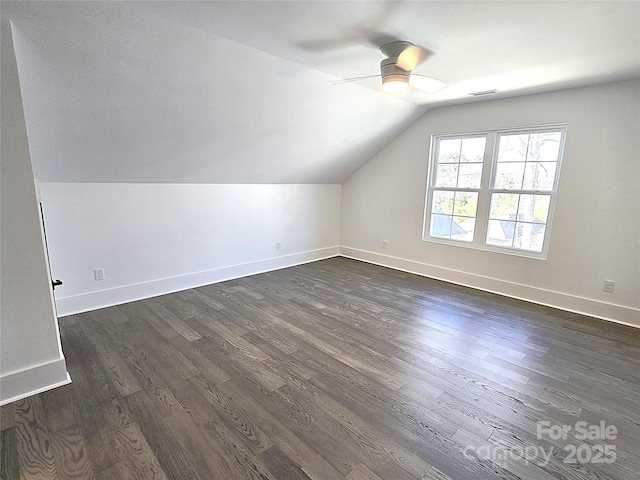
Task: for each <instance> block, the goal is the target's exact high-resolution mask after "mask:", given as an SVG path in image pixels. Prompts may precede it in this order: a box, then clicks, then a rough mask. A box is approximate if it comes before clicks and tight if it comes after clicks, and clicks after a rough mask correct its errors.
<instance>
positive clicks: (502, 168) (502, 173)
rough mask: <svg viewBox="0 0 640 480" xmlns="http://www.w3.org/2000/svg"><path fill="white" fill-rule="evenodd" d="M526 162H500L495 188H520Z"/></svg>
mask: <svg viewBox="0 0 640 480" xmlns="http://www.w3.org/2000/svg"><path fill="white" fill-rule="evenodd" d="M524 166H525V164H524V163H499V164H498V168H497V169H496V178H495V185H494V188H498V189H505V190H520V189H521V188H522V180H523V177H524Z"/></svg>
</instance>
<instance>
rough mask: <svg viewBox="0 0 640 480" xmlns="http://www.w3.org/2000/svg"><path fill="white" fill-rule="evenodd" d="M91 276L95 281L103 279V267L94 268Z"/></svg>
mask: <svg viewBox="0 0 640 480" xmlns="http://www.w3.org/2000/svg"><path fill="white" fill-rule="evenodd" d="M93 278H94V279H95V281H96V282H99V281H101V280H104V268H96V269H95V270H94V271H93Z"/></svg>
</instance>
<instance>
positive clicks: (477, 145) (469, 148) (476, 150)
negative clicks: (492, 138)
mask: <svg viewBox="0 0 640 480" xmlns="http://www.w3.org/2000/svg"><path fill="white" fill-rule="evenodd" d="M486 143H487V139H486V137H471V138H465V139H464V140H463V141H462V155H461V156H460V161H461V162H482V161H483V160H484V147H485V145H486Z"/></svg>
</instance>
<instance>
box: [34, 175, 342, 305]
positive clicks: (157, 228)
mask: <svg viewBox="0 0 640 480" xmlns="http://www.w3.org/2000/svg"><path fill="white" fill-rule="evenodd" d="M40 191H41V196H42V202H43V208H44V216H45V223H46V228H47V239H48V244H49V251H50V254H51V268H52V272H53V275H54V276H55V277H56V278H60V279H62V280H63V282H64V285H63V286H62V287H59V288H57V289H56V298H57V305H58V312H59V314H60V315H61V316H62V315H67V314H70V313H74V312H79V311H86V310H91V309H96V308H100V307H103V306H106V305H113V304H117V303H122V302H126V301H131V300H135V299H139V298H144V297H149V296H153V295H159V294H163V293H167V292H171V291H176V290H180V289H185V288H190V287H193V286H198V285H203V284H207V283H212V282H215V281H221V280H224V279H228V278H233V277H237V276H241V275H247V274H251V273H256V272H260V271H265V270H269V269H274V268H280V267H285V266H289V265H293V264H296V263H300V262H306V261H311V260H316V259H319V258H324V257H327V256H332V255H336V254H337V253H338V243H339V228H340V191H341V187H340V186H339V185H217V184H213V185H204V184H202V185H194V184H86V183H41V184H40ZM276 242H281V243H282V249H281V250H280V251H277V250H276ZM96 268H104V269H105V276H106V279H105V280H103V281H95V280H94V269H96Z"/></svg>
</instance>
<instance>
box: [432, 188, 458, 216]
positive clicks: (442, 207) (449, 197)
mask: <svg viewBox="0 0 640 480" xmlns="http://www.w3.org/2000/svg"><path fill="white" fill-rule="evenodd" d="M454 196H455V192H442V191H435V192H433V202H432V205H431V212H432V213H441V214H445V215H451V214H452V213H453V199H454Z"/></svg>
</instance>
